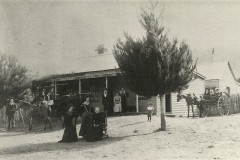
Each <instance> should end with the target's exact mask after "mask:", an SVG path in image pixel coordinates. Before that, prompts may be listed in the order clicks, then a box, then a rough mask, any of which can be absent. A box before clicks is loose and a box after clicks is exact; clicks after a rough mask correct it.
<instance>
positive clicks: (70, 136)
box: [61, 127, 78, 143]
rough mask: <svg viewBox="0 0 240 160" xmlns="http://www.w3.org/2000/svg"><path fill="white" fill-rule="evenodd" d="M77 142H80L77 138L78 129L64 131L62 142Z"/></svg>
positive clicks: (69, 128) (70, 128)
mask: <svg viewBox="0 0 240 160" xmlns="http://www.w3.org/2000/svg"><path fill="white" fill-rule="evenodd" d="M77 141H78V136H77V130H76V127H66V128H65V129H64V134H63V137H62V141H61V142H63V143H68V142H77Z"/></svg>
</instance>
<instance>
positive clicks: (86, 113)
mask: <svg viewBox="0 0 240 160" xmlns="http://www.w3.org/2000/svg"><path fill="white" fill-rule="evenodd" d="M81 107H82V109H83V114H82V123H81V128H80V132H79V136H82V137H83V138H85V137H86V136H87V135H88V134H89V133H88V132H89V128H91V126H92V113H94V108H93V107H92V105H91V102H90V97H89V96H88V97H86V100H85V101H84V102H83V104H82V106H81Z"/></svg>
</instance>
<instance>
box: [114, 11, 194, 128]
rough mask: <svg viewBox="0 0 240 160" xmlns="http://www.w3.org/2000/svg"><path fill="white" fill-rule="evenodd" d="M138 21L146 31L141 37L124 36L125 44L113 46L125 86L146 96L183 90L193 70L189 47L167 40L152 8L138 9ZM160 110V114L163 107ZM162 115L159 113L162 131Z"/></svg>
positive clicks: (182, 43) (175, 40) (120, 43)
mask: <svg viewBox="0 0 240 160" xmlns="http://www.w3.org/2000/svg"><path fill="white" fill-rule="evenodd" d="M139 22H140V24H141V25H142V27H143V29H144V30H145V31H146V35H145V36H143V37H142V38H138V39H134V38H133V37H132V36H130V35H129V34H127V33H124V37H125V41H122V40H120V39H119V40H118V41H117V43H116V44H115V45H114V50H113V54H114V57H115V59H116V61H117V63H118V65H119V68H120V73H121V75H122V77H123V79H124V80H125V84H126V86H127V87H128V88H129V89H130V90H132V91H133V92H135V93H137V94H138V95H142V96H148V97H149V96H156V95H160V96H162V95H164V94H166V93H170V92H177V91H180V90H182V89H183V88H186V86H187V85H188V83H189V81H191V80H192V78H193V71H194V69H195V68H196V63H194V62H193V60H192V52H191V50H190V48H189V46H188V45H187V44H186V43H185V42H180V43H179V42H178V40H177V39H174V40H173V41H172V42H171V41H170V40H169V38H168V36H167V34H165V33H164V27H163V26H161V25H160V17H156V16H155V14H154V9H152V10H150V11H149V12H148V11H145V10H142V12H141V18H140V19H139ZM161 107H162V109H161V110H162V111H163V110H164V109H163V105H161ZM164 116H165V115H164V113H162V112H161V126H162V127H163V130H164V124H163V125H162V121H163V123H165V119H164ZM165 126H166V124H165Z"/></svg>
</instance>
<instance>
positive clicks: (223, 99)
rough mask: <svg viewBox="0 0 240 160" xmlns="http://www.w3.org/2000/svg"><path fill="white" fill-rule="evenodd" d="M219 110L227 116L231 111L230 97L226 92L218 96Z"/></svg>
mask: <svg viewBox="0 0 240 160" xmlns="http://www.w3.org/2000/svg"><path fill="white" fill-rule="evenodd" d="M218 112H219V114H220V115H221V116H227V115H229V112H230V97H229V96H228V95H226V94H223V95H221V96H220V97H219V98H218Z"/></svg>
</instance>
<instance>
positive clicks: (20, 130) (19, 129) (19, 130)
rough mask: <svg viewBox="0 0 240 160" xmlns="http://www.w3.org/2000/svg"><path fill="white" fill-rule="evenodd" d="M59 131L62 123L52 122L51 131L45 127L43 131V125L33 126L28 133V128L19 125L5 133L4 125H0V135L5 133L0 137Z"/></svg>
mask: <svg viewBox="0 0 240 160" xmlns="http://www.w3.org/2000/svg"><path fill="white" fill-rule="evenodd" d="M61 129H62V122H53V123H52V129H51V130H50V128H49V126H48V125H47V128H46V130H45V131H44V123H40V124H36V123H35V124H33V128H32V130H31V131H29V128H28V126H25V127H23V126H21V125H20V124H19V123H16V128H15V129H14V130H10V131H7V127H6V125H3V124H1V125H0V133H6V134H1V135H0V137H10V136H18V135H24V134H41V133H48V132H54V131H58V130H61Z"/></svg>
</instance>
